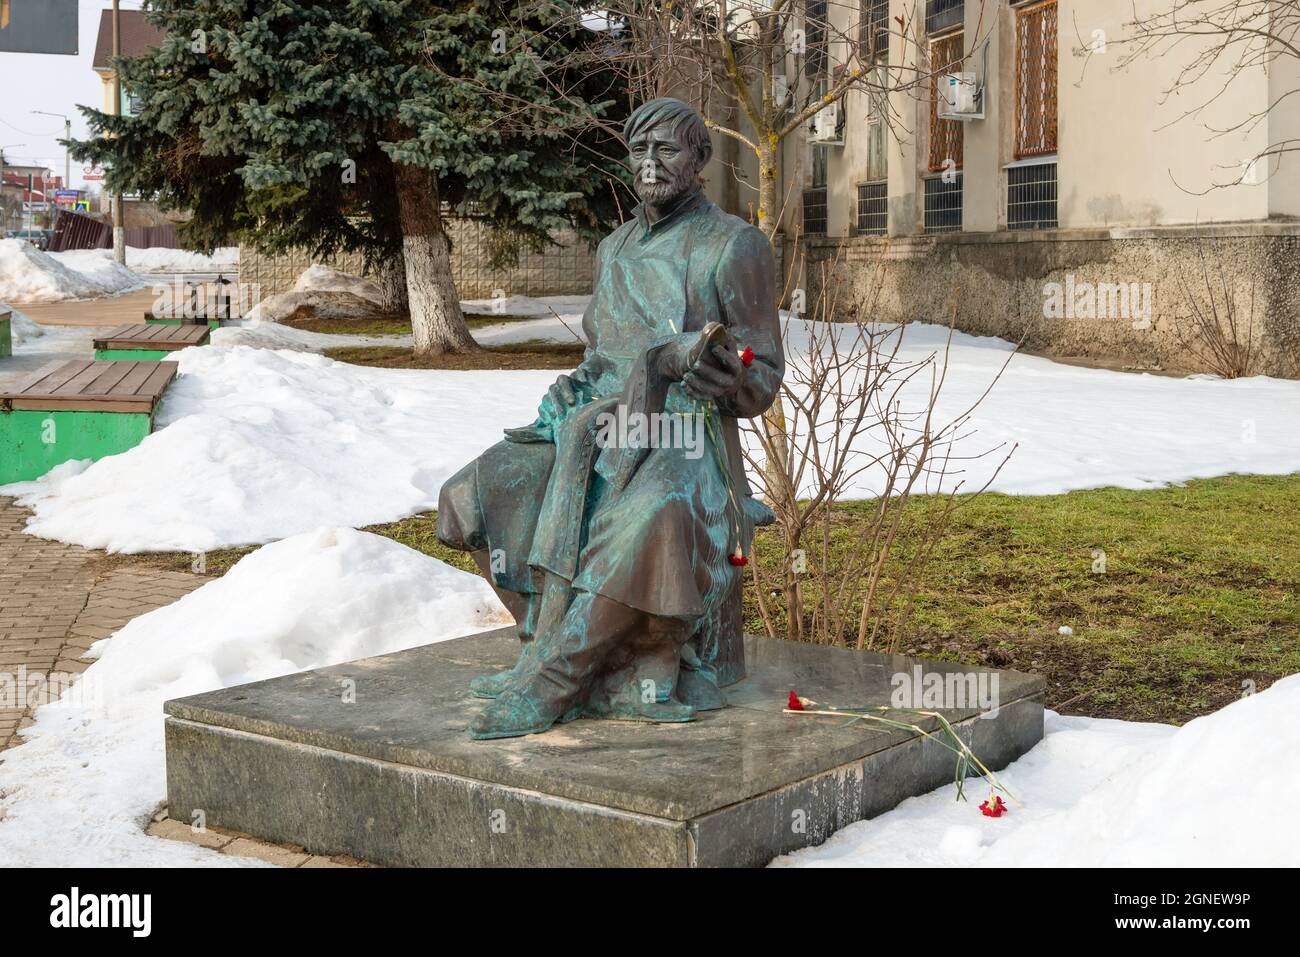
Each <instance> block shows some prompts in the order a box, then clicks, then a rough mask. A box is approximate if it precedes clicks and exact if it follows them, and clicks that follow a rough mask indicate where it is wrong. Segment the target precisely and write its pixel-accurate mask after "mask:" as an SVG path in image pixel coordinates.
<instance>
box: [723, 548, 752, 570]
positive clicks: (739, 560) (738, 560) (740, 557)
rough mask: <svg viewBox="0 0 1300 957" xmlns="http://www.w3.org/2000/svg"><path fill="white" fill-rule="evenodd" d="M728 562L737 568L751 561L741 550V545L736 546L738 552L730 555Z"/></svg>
mask: <svg viewBox="0 0 1300 957" xmlns="http://www.w3.org/2000/svg"><path fill="white" fill-rule="evenodd" d="M727 561H729V562H731V564H733V565H736V566H741V565H748V564H749V559H748V558H746V557H745V553H744V552H742V551H741V550H740V546H739V545H737V546H736V550H735V551H734V552H732V553H731V554H730V555H728V556H727Z"/></svg>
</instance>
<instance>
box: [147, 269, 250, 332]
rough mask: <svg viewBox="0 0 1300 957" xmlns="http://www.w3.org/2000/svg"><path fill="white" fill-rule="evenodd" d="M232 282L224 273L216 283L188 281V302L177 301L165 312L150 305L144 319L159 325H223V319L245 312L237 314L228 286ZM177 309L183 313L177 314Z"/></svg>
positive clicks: (151, 323) (234, 317)
mask: <svg viewBox="0 0 1300 957" xmlns="http://www.w3.org/2000/svg"><path fill="white" fill-rule="evenodd" d="M230 285H232V283H231V281H230V280H228V279H226V278H225V277H223V276H218V277H217V281H216V282H214V283H200V284H198V285H187V286H186V291H187V292H188V293H189V302H188V304H173V305H172V308H171V309H169V310H166V311H164V312H163V314H161V315H159V314H158V313H155V312H154V311H153V310H152V309H149V310H147V311H146V312H145V314H144V321H145V322H147V323H149V324H150V325H159V326H191V325H197V326H207V327H208V328H209V329H220V328H221V323H222V322H228V321H230V320H232V319H241V318H243V315H242V313H241V314H240V315H234V311H235V309H236V303H235V301H234V300H233V299H232V298H231V296H230V293H229V292H227V291H226V288H225V287H226V286H230ZM200 292H201V293H202V296H201V297H200V295H199V294H200ZM177 312H179V313H180V315H177V314H176V313H177Z"/></svg>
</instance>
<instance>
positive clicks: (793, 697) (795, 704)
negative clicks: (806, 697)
mask: <svg viewBox="0 0 1300 957" xmlns="http://www.w3.org/2000/svg"><path fill="white" fill-rule="evenodd" d="M786 708H787V709H788V710H790V711H802V710H803V702H802V701H800V700H799V696H798V695H797V694H795V693H794V692H793V691H791V692H790V700H789V701H788V702H787V703H786Z"/></svg>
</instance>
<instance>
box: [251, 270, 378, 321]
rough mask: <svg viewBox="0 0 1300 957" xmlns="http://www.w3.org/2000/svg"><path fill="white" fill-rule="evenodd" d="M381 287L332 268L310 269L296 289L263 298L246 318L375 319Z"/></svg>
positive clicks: (296, 285)
mask: <svg viewBox="0 0 1300 957" xmlns="http://www.w3.org/2000/svg"><path fill="white" fill-rule="evenodd" d="M379 298H380V296H379V287H378V286H376V285H375V284H374V283H373V282H371V281H370V280H369V279H362V278H360V277H358V276H352V275H349V274H348V273H345V272H341V271H340V270H337V269H331V268H330V267H329V266H319V265H318V266H309V267H308V268H307V269H306V270H304V271H303V273H302V275H300V276H299V277H298V281H297V282H296V283H294V286H293V289H291V290H290V291H289V292H282V293H279V294H278V295H274V296H269V297H267V298H266V299H263V300H262V301H261V302H259V303H258V304H257V305H256V306H254V307H253V308H252V309H250V310H249V311H248V313H247V315H246V316H245V318H246V319H251V320H253V321H254V322H284V321H285V320H286V319H290V318H309V319H372V318H374V317H376V316H378V315H379V314H380V309H379Z"/></svg>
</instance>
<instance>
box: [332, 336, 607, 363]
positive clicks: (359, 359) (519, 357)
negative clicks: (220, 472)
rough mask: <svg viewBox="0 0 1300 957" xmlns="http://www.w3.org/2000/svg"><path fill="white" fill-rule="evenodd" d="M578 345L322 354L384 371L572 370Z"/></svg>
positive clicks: (350, 349) (355, 349)
mask: <svg viewBox="0 0 1300 957" xmlns="http://www.w3.org/2000/svg"><path fill="white" fill-rule="evenodd" d="M585 349H586V347H585V346H584V345H583V344H582V343H580V342H549V341H544V340H541V339H529V340H527V341H526V342H511V343H508V344H505V345H499V346H492V347H490V348H484V349H482V350H481V351H479V352H447V353H444V354H442V355H437V356H419V357H417V356H416V355H415V353H414V352H413V351H412V350H411V349H409V348H403V347H401V346H343V347H340V348H337V349H326V350H325V352H324V355H326V356H328V357H329V358H331V359H334V360H337V361H338V362H350V363H352V364H353V365H361V366H378V367H381V368H385V369H459V370H466V369H493V370H496V369H560V370H564V369H572V368H573V367H574V366H576V365H577V364H578V363H579V362H581V361H582V355H583V352H584V351H585Z"/></svg>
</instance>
